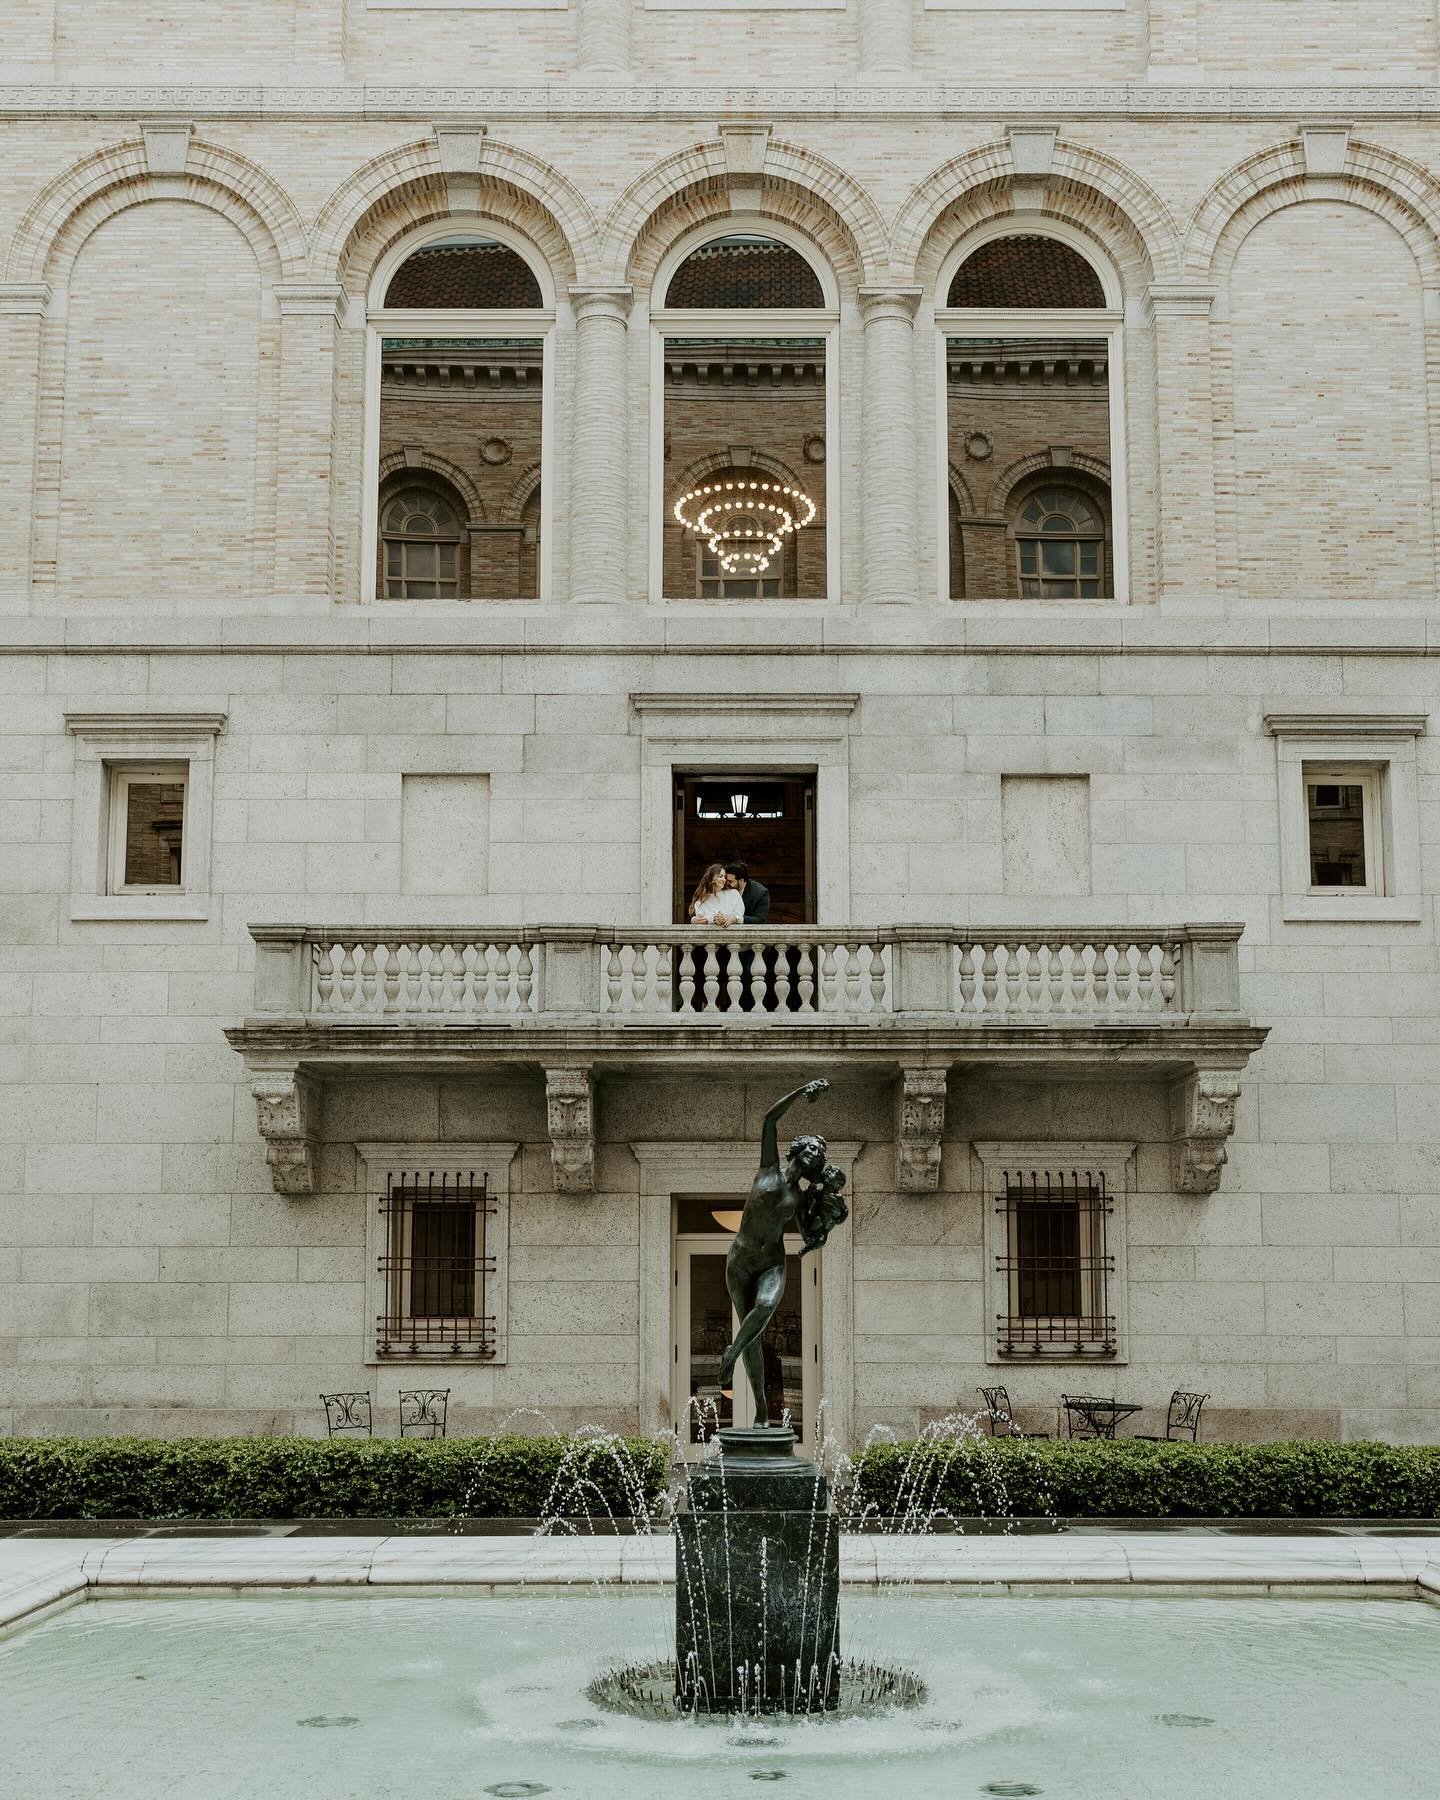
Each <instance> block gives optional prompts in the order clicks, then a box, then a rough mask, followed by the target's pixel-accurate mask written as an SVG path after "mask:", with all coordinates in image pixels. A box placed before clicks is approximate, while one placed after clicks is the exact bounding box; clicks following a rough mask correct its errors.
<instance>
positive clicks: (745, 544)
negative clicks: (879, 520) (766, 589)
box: [674, 481, 815, 576]
mask: <svg viewBox="0 0 1440 1800" xmlns="http://www.w3.org/2000/svg"><path fill="white" fill-rule="evenodd" d="M674 511H675V518H676V520H677V521H678V522H679V523H680V524H681V525H683V526H684V527H685V529H686V530H687V531H693V532H695V533H696V534H697V536H699V537H703V538H704V539H705V541H706V543H707V544H709V546H710V550H711V553H712V554H713V555H714V556H715V557H716V558H718V560H719V563H720V569H721V573H722V574H725V575H742V576H744V575H749V576H755V575H763V574H764V573H765V571H766V570H767V569H768V568H769V567H770V563H771V560H772V558H774V557H775V556H777V555H778V554H779V552H780V549H781V547H782V546H783V544H784V542H785V539H786V537H787V536H788V535H789V534H790V533H791V532H795V531H798V530H800V528H801V527H802V526H804V525H808V524H809V523H810V521H811V520H812V519H813V518H814V517H815V502H814V501H813V500H812V499H811V498H810V496H809V495H808V494H806V493H804V492H802V490H801V489H799V488H793V487H786V486H785V485H784V483H783V482H779V481H712V482H707V483H706V484H705V485H704V486H703V487H696V488H691V490H690V492H689V493H688V494H682V495H681V496H680V498H679V499H678V500H677V501H676V502H675V508H674Z"/></svg>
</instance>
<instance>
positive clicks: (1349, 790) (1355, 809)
mask: <svg viewBox="0 0 1440 1800" xmlns="http://www.w3.org/2000/svg"><path fill="white" fill-rule="evenodd" d="M1365 799H1366V789H1365V783H1364V782H1363V781H1356V780H1351V781H1346V780H1343V779H1340V778H1336V779H1333V780H1332V779H1328V778H1325V777H1323V776H1322V777H1320V778H1318V779H1317V778H1316V777H1314V776H1312V775H1310V774H1309V773H1308V772H1307V776H1306V781H1305V801H1306V809H1307V812H1308V814H1309V827H1310V885H1311V887H1315V888H1363V887H1368V886H1369V885H1370V877H1369V875H1368V874H1367V872H1366V867H1367V865H1366V845H1365V811H1366V807H1365Z"/></svg>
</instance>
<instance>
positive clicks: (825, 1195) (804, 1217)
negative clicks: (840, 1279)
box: [720, 1081, 849, 1425]
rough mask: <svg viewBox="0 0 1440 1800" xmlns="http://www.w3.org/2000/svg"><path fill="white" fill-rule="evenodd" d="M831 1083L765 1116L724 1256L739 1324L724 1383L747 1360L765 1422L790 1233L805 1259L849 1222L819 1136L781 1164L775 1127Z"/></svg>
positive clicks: (814, 1085) (841, 1181) (809, 1086)
mask: <svg viewBox="0 0 1440 1800" xmlns="http://www.w3.org/2000/svg"><path fill="white" fill-rule="evenodd" d="M829 1086H830V1083H829V1082H828V1081H807V1082H806V1083H805V1085H804V1087H799V1088H796V1089H795V1090H794V1091H793V1092H792V1093H789V1094H785V1095H783V1096H782V1097H781V1098H780V1099H779V1100H777V1101H776V1102H775V1104H774V1105H773V1106H772V1107H771V1108H770V1110H769V1112H768V1113H766V1115H765V1127H764V1130H763V1131H762V1133H761V1136H760V1168H759V1171H758V1173H757V1174H756V1176H755V1179H754V1181H752V1182H751V1184H750V1197H749V1199H748V1200H746V1202H745V1210H744V1212H743V1213H742V1214H741V1215H740V1229H739V1230H738V1231H737V1232H736V1233H735V1236H734V1239H733V1241H732V1242H731V1245H730V1249H729V1252H728V1254H727V1255H726V1258H725V1285H726V1287H727V1288H729V1290H730V1303H731V1305H732V1306H733V1307H734V1308H735V1311H736V1313H737V1314H738V1316H739V1319H740V1329H739V1330H738V1331H737V1332H736V1334H735V1342H734V1343H733V1344H731V1346H730V1348H729V1349H728V1350H727V1351H726V1352H725V1354H724V1356H723V1357H722V1358H721V1359H720V1379H721V1381H722V1382H724V1381H727V1380H728V1379H729V1377H730V1375H731V1373H732V1372H733V1370H734V1368H735V1365H736V1363H737V1362H739V1361H740V1360H741V1359H742V1358H743V1359H744V1362H745V1373H746V1374H747V1375H748V1376H749V1378H750V1391H751V1393H752V1394H753V1395H754V1396H755V1420H756V1423H757V1424H761V1425H763V1424H766V1423H768V1419H769V1409H768V1405H767V1401H766V1395H765V1357H764V1352H763V1351H762V1349H761V1345H760V1339H761V1337H762V1336H763V1335H764V1332H765V1328H766V1326H767V1325H768V1324H769V1323H770V1321H771V1319H773V1318H774V1316H775V1313H776V1310H777V1308H778V1307H779V1305H780V1301H781V1299H782V1298H783V1297H784V1293H785V1234H786V1232H787V1231H791V1230H794V1229H796V1228H798V1229H799V1231H800V1234H801V1236H802V1237H803V1238H804V1240H805V1242H804V1248H803V1249H802V1250H801V1252H800V1254H801V1255H802V1256H803V1255H804V1254H805V1252H806V1251H808V1250H818V1249H819V1248H820V1246H821V1245H822V1244H823V1243H824V1242H825V1240H826V1238H827V1237H829V1235H830V1233H831V1231H833V1230H834V1228H835V1226H837V1225H838V1224H840V1223H841V1221H842V1220H844V1219H845V1218H847V1217H848V1216H849V1209H848V1208H847V1206H846V1205H845V1202H844V1201H843V1200H842V1199H841V1198H840V1190H841V1188H843V1187H844V1185H845V1177H844V1175H843V1174H842V1173H841V1171H840V1170H839V1169H837V1168H836V1167H835V1166H834V1164H833V1163H827V1162H826V1161H825V1140H824V1138H822V1137H797V1138H795V1139H794V1140H793V1142H792V1143H791V1145H790V1149H789V1151H788V1152H787V1154H786V1158H785V1162H784V1165H783V1166H782V1165H781V1162H780V1154H779V1151H778V1149H777V1147H776V1135H775V1127H776V1126H777V1125H778V1124H779V1122H780V1120H781V1118H782V1117H783V1116H784V1114H785V1113H786V1112H787V1111H788V1110H789V1109H790V1107H792V1106H793V1105H794V1104H795V1102H796V1101H797V1100H801V1099H804V1100H808V1101H811V1102H813V1101H815V1100H818V1099H819V1097H820V1096H821V1094H823V1093H824V1092H825V1091H826V1089H827V1088H828V1087H829Z"/></svg>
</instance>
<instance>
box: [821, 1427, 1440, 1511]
mask: <svg viewBox="0 0 1440 1800" xmlns="http://www.w3.org/2000/svg"><path fill="white" fill-rule="evenodd" d="M862 1508H863V1509H864V1510H865V1511H866V1512H867V1513H869V1514H871V1515H877V1514H878V1515H879V1516H881V1517H884V1518H892V1517H897V1516H909V1517H911V1518H915V1519H916V1520H917V1521H918V1520H919V1519H923V1518H924V1517H925V1516H926V1514H927V1513H928V1512H930V1511H931V1510H932V1509H939V1510H940V1511H943V1512H948V1513H952V1514H955V1515H959V1516H963V1517H966V1518H973V1517H976V1516H979V1515H982V1514H983V1515H985V1516H987V1517H997V1516H1004V1515H1010V1516H1013V1517H1017V1518H1022V1517H1032V1518H1033V1517H1039V1516H1049V1517H1052V1518H1081V1519H1086V1518H1089V1519H1098V1518H1144V1519H1163V1518H1221V1519H1263V1518H1271V1519H1284V1518H1300V1519H1313V1518H1324V1517H1329V1518H1347V1519H1379V1518H1392V1519H1393V1518H1403V1519H1433V1518H1437V1517H1440V1445H1433V1444H1425V1445H1396V1444H1372V1443H1353V1444H1332V1443H1320V1442H1315V1441H1304V1442H1297V1443H1278V1444H1145V1443H1139V1442H1137V1441H1135V1440H1134V1439H1116V1440H1115V1441H1113V1442H1109V1443H1106V1442H1091V1441H1079V1442H1074V1443H1072V1442H1070V1441H1069V1440H1068V1439H1062V1440H1060V1441H1058V1442H1054V1443H1051V1442H1047V1441H1037V1440H1035V1439H1030V1440H1029V1441H1027V1442H1018V1443H1017V1442H1015V1441H1013V1440H1009V1439H1003V1438H1002V1439H997V1440H995V1441H993V1442H992V1441H990V1440H988V1439H982V1440H976V1439H973V1438H970V1439H959V1440H955V1439H942V1440H939V1441H936V1442H926V1441H921V1442H919V1443H902V1444H878V1445H875V1446H874V1447H872V1448H871V1449H869V1450H867V1451H865V1452H864V1454H863V1455H862V1456H861V1457H860V1458H859V1460H858V1462H857V1464H856V1468H855V1477H854V1489H853V1493H852V1506H851V1510H852V1515H853V1516H855V1517H857V1518H858V1516H859V1514H860V1512H861V1510H862Z"/></svg>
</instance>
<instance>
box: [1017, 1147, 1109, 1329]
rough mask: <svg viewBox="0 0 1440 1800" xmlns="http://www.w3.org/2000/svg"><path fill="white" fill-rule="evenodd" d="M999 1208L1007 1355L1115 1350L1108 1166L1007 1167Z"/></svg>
mask: <svg viewBox="0 0 1440 1800" xmlns="http://www.w3.org/2000/svg"><path fill="white" fill-rule="evenodd" d="M995 1210H996V1213H997V1215H999V1217H1000V1218H1001V1219H1002V1220H1003V1223H1004V1228H1005V1233H1004V1245H1005V1248H1004V1249H1003V1251H1001V1252H1000V1254H999V1255H998V1256H997V1257H996V1261H995V1267H996V1270H997V1271H998V1273H999V1274H1000V1276H1001V1277H1002V1281H1003V1287H1002V1292H1003V1293H1004V1295H1005V1306H1006V1310H1005V1311H1004V1312H1001V1313H999V1314H997V1316H996V1321H995V1327H996V1339H995V1347H996V1350H997V1352H998V1354H999V1355H1001V1356H1045V1355H1050V1356H1095V1357H1103V1356H1114V1355H1115V1354H1116V1350H1117V1347H1118V1335H1117V1331H1116V1325H1115V1317H1114V1314H1113V1312H1112V1311H1111V1300H1110V1278H1111V1276H1112V1275H1113V1274H1114V1272H1115V1258H1114V1256H1113V1254H1111V1252H1110V1251H1109V1249H1108V1247H1107V1244H1106V1228H1107V1225H1108V1222H1109V1219H1110V1215H1111V1212H1112V1210H1113V1203H1112V1201H1111V1198H1110V1194H1109V1191H1108V1189H1107V1188H1106V1184H1105V1177H1104V1175H1103V1174H1100V1175H1094V1174H1091V1173H1089V1172H1088V1171H1087V1172H1085V1173H1079V1172H1076V1171H1069V1172H1066V1171H1062V1170H1049V1169H1033V1170H1027V1171H1025V1172H1024V1173H1015V1174H1012V1173H1010V1172H1008V1171H1007V1172H1006V1175H1005V1187H1004V1191H1003V1192H1002V1193H1001V1194H999V1195H997V1196H996V1200H995Z"/></svg>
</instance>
